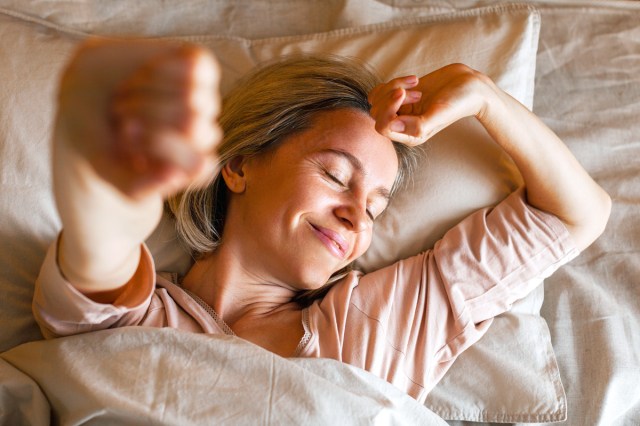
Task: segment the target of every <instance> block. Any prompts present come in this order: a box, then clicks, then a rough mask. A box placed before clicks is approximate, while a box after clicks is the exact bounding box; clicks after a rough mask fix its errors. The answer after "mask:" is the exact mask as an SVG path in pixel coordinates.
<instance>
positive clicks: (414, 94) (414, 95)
mask: <svg viewBox="0 0 640 426" xmlns="http://www.w3.org/2000/svg"><path fill="white" fill-rule="evenodd" d="M407 97H408V98H410V99H412V100H414V101H417V100H419V99H420V98H422V92H420V91H418V90H407Z"/></svg>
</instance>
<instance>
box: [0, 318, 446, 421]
mask: <svg viewBox="0 0 640 426" xmlns="http://www.w3.org/2000/svg"><path fill="white" fill-rule="evenodd" d="M3 359H4V360H5V361H6V362H3ZM14 367H15V368H14ZM0 380H3V384H4V386H5V390H6V391H5V392H4V393H3V394H2V395H3V398H2V400H0V419H1V420H2V424H7V425H10V424H13V425H15V424H32V425H46V424H49V416H50V414H49V409H50V408H51V409H52V410H53V412H54V413H55V415H54V418H53V419H51V420H52V421H53V423H54V424H63V425H81V424H87V423H89V424H101V425H102V424H127V425H134V424H162V425H195V424H199V425H203V424H211V422H212V421H215V424H218V425H227V424H228V425H243V424H264V425H280V424H326V425H329V424H336V425H337V424H345V422H347V423H348V424H379V425H389V424H406V425H414V424H427V425H443V424H444V425H446V423H445V422H444V421H443V420H442V419H440V418H439V417H438V416H436V415H435V414H433V413H432V412H431V411H429V410H427V409H426V408H425V407H424V406H423V405H421V404H419V403H418V402H417V401H416V400H414V399H413V398H411V397H409V396H407V395H406V394H405V393H404V392H402V391H400V390H399V389H397V388H395V387H394V386H392V385H390V384H389V383H387V382H385V381H384V380H382V379H379V378H378V377H375V376H373V375H372V374H370V373H367V372H366V371H363V370H360V369H357V368H353V367H351V366H348V365H347V364H343V363H340V362H338V361H334V360H329V359H301V358H299V359H285V358H281V357H279V356H277V355H275V354H273V353H271V352H268V351H266V350H264V349H262V348H260V347H258V346H256V345H253V344H251V343H249V342H247V341H245V340H242V339H239V338H236V337H229V336H206V335H202V334H194V333H188V332H180V331H177V330H173V329H156V328H153V329H148V328H143V327H133V328H123V329H116V330H108V331H105V332H98V333H90V334H86V335H82V336H74V337H68V338H63V339H56V340H49V341H39V342H32V343H27V344H24V345H21V346H19V347H17V348H14V349H12V350H10V351H8V352H5V353H4V354H3V355H2V358H0ZM36 382H37V385H36ZM45 398H46V399H45ZM47 401H48V403H47ZM3 408H4V409H7V410H8V409H10V408H13V410H11V413H10V414H11V416H9V413H6V412H5V413H6V414H7V416H6V417H4V416H3V415H2V414H3ZM16 408H17V409H16Z"/></svg>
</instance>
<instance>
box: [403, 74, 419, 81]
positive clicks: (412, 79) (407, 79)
mask: <svg viewBox="0 0 640 426" xmlns="http://www.w3.org/2000/svg"><path fill="white" fill-rule="evenodd" d="M404 81H405V83H415V82H416V81H418V76H417V75H408V76H406V77H405V78H404Z"/></svg>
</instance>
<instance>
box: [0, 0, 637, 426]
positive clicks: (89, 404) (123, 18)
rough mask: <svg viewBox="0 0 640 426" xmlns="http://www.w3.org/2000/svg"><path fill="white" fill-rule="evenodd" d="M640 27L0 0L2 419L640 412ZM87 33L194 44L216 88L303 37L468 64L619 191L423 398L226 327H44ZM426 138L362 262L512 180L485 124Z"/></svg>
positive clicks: (549, 18)
mask: <svg viewBox="0 0 640 426" xmlns="http://www.w3.org/2000/svg"><path fill="white" fill-rule="evenodd" d="M639 23H640V2H636V1H622V0H621V1H616V0H612V1H596V0H574V1H569V0H567V1H551V0H549V1H529V2H525V3H524V4H522V3H521V4H510V3H504V2H497V1H491V0H488V1H479V0H379V1H376V0H330V1H316V0H314V1H308V2H296V1H294V0H256V1H252V2H235V1H233V0H219V1H205V0H187V1H182V2H173V3H169V2H158V1H152V0H145V1H140V2H100V1H98V0H76V1H73V2H59V1H36V0H33V1H18V0H2V1H0V58H1V61H0V241H1V243H0V291H1V292H2V297H0V424H3V425H4V424H7V425H19V424H29V425H31V424H33V425H47V424H65V425H76V424H85V423H86V424H140V423H144V424H371V423H375V424H447V423H449V424H452V425H460V424H474V423H479V424H487V423H510V424H525V423H535V424H552V423H556V424H563V425H565V424H566V425H637V424H640V278H639V277H640V119H639V117H640V24H639ZM89 36H94V37H104V38H118V37H131V36H135V37H144V38H164V39H167V40H173V41H176V42H192V43H199V44H202V45H204V46H206V47H207V48H210V49H211V50H212V51H213V52H214V53H215V54H216V55H217V57H218V59H219V61H220V64H221V66H222V69H223V80H222V90H223V91H225V90H228V88H229V87H231V85H232V84H233V82H234V81H235V80H236V79H237V78H238V77H240V76H241V75H242V74H243V73H245V72H246V71H248V70H249V69H251V68H252V67H253V66H255V65H256V64H259V63H261V62H263V61H267V60H271V59H273V58H277V57H279V56H281V55H286V54H291V53H296V52H311V53H331V54H340V55H349V56H355V57H358V58H360V59H361V60H364V61H366V62H368V63H369V64H371V65H372V66H373V67H374V68H375V69H376V70H377V71H378V73H379V74H380V75H381V76H382V77H383V78H384V77H390V76H394V75H400V74H408V73H418V74H420V73H422V74H424V73H426V72H428V71H430V70H433V69H435V68H437V67H438V66H441V65H445V64H447V63H451V62H465V63H467V64H469V65H471V66H473V67H475V68H477V69H480V70H482V71H483V72H485V73H487V74H488V75H490V76H491V77H492V78H493V79H494V80H495V81H496V82H497V83H498V84H499V85H500V86H501V87H502V88H503V89H504V90H506V91H507V92H509V93H510V94H511V95H512V96H514V97H516V98H517V99H519V100H520V101H521V102H522V103H524V104H525V105H527V106H528V107H530V108H532V110H533V111H534V112H535V113H536V114H538V115H539V116H540V117H541V118H542V119H543V120H544V121H545V122H546V123H547V124H548V125H549V126H550V127H551V128H552V129H553V130H554V131H555V132H556V133H557V134H558V135H559V136H560V137H561V139H563V141H564V142H565V143H566V144H567V146H568V147H569V148H570V149H571V150H572V152H573V153H574V154H575V155H576V156H577V158H578V159H579V160H580V162H581V163H582V164H583V165H584V167H585V168H586V169H587V171H589V173H590V174H591V175H592V176H593V177H594V178H595V180H596V181H598V183H599V184H600V185H601V186H603V187H604V188H605V189H606V190H607V191H608V192H609V194H610V195H611V196H612V199H613V211H612V215H611V219H610V221H609V224H608V226H607V229H606V231H605V233H604V234H603V235H602V237H601V238H600V239H599V240H597V241H596V243H594V244H593V245H592V246H591V247H589V248H588V249H587V250H586V251H585V252H584V253H583V254H582V255H581V256H580V257H578V258H577V259H575V260H573V261H572V262H570V263H569V264H567V265H564V266H563V267H562V268H561V269H560V270H558V271H557V272H556V273H555V274H553V275H551V276H549V277H539V279H540V282H538V283H536V284H539V285H537V286H536V287H535V290H534V291H533V292H532V293H531V295H530V296H528V297H527V298H526V299H523V300H522V301H520V302H518V303H516V304H514V306H513V309H512V311H510V312H508V313H506V314H503V315H501V316H499V317H498V318H496V319H495V320H494V321H493V324H492V325H491V327H490V329H489V331H488V332H487V334H486V335H485V336H484V337H483V338H482V339H481V340H480V342H478V344H477V345H475V346H474V347H473V348H472V349H470V350H469V351H467V352H465V353H464V354H463V355H462V356H461V357H460V358H459V359H458V360H457V361H456V363H455V364H454V366H453V368H452V369H451V370H450V371H449V372H448V373H447V375H446V376H445V378H444V379H443V380H442V382H441V383H440V384H439V385H438V386H437V387H436V388H435V389H434V390H433V392H431V393H430V394H429V396H428V397H427V399H426V400H425V401H415V400H413V399H411V398H409V397H408V396H406V395H404V394H403V393H402V392H400V391H399V390H397V389H395V388H394V387H393V386H391V385H390V384H388V383H386V382H384V381H382V380H380V379H378V378H376V377H373V376H372V375H370V374H369V373H367V372H365V371H361V370H358V369H356V368H353V367H349V366H347V365H344V364H341V363H339V362H337V361H333V360H325V359H285V358H281V357H278V356H275V355H273V354H271V353H268V352H266V351H264V350H262V349H261V348H259V347H257V346H255V345H252V344H250V343H248V342H245V341H242V340H241V339H238V338H233V337H212V336H203V335H195V334H189V333H181V332H177V331H175V330H170V329H146V328H129V329H121V330H108V331H103V332H98V333H89V334H86V335H79V336H74V337H68V338H61V339H55V340H49V341H45V340H43V338H42V335H41V334H40V331H39V329H38V327H37V325H36V323H35V321H34V319H33V316H32V314H31V299H32V295H33V283H34V281H35V278H36V276H37V274H38V270H39V266H40V263H41V262H42V260H43V258H44V255H45V252H46V250H47V247H48V246H49V244H50V243H51V242H52V241H53V240H54V239H55V237H56V235H57V233H58V232H59V229H60V223H59V219H58V217H57V214H56V211H55V207H54V204H53V199H52V194H51V178H50V166H49V162H50V158H49V143H50V134H51V123H52V118H53V111H54V109H53V106H54V101H55V93H56V92H55V90H56V82H57V78H58V76H59V75H60V72H61V71H62V69H63V66H64V64H65V62H66V60H68V58H69V57H70V55H71V54H72V53H73V49H74V48H75V47H76V46H77V44H78V43H80V42H81V41H82V40H83V39H85V38H86V37H89ZM421 155H422V157H421V159H420V161H421V163H420V170H419V172H418V173H417V174H416V176H415V177H414V182H413V185H412V186H411V188H410V189H409V190H408V191H406V192H405V193H402V194H399V197H398V199H397V200H396V201H394V205H393V206H392V209H391V210H390V212H389V214H387V215H385V217H384V219H383V221H382V223H381V225H380V227H379V230H378V233H377V235H376V237H375V240H374V243H373V245H372V247H371V249H370V250H369V252H368V253H367V254H366V255H365V257H364V258H363V260H362V261H361V263H360V265H359V266H360V267H361V268H362V269H364V270H367V269H372V268H376V267H379V266H381V265H384V264H388V263H390V262H392V261H393V260H395V259H398V258H401V257H403V256H407V255H410V254H413V253H416V252H418V251H420V250H424V249H428V248H429V247H431V246H432V245H433V244H434V242H435V241H436V240H437V239H438V238H439V237H441V236H442V234H443V233H444V232H446V230H447V229H448V228H450V227H451V226H453V225H454V224H455V223H456V222H457V221H459V220H460V219H462V218H463V217H464V216H465V215H467V214H469V213H470V212H472V211H473V210H475V209H478V208H481V207H484V206H490V205H493V204H495V203H497V202H498V201H500V200H501V199H502V198H504V197H505V196H506V195H507V194H508V193H510V192H511V191H513V190H514V189H515V188H517V187H518V186H519V185H520V184H521V178H520V177H519V175H518V173H517V171H516V170H515V169H514V167H513V164H512V163H511V161H510V159H509V158H506V156H505V155H504V154H502V153H501V151H499V150H498V149H496V147H495V146H494V145H492V142H491V141H490V140H489V139H488V137H487V135H486V134H484V133H483V130H482V129H481V128H480V127H479V126H478V125H477V124H476V123H475V122H473V120H463V121H461V122H459V123H456V125H454V126H452V127H451V128H449V129H447V130H445V131H443V132H442V133H441V134H439V135H438V136H436V137H435V138H434V140H433V141H431V142H430V143H429V144H427V145H426V146H425V147H424V149H423V152H422V154H421ZM401 222H402V224H403V226H399V224H400V223H401ZM407 222H408V223H409V224H408V225H407V224H406V223H407ZM147 243H148V245H149V247H150V248H151V250H152V251H153V253H154V255H155V258H156V266H157V268H158V269H159V270H165V271H173V272H178V273H180V272H184V271H185V268H188V266H189V264H190V261H191V260H190V258H189V256H188V255H187V254H186V253H185V251H184V250H183V249H182V248H181V246H180V244H179V243H178V242H177V240H176V236H175V232H174V231H173V228H172V223H171V219H170V218H169V217H166V218H164V219H163V221H162V222H161V224H160V226H159V227H158V229H157V230H156V232H155V233H154V234H153V235H152V237H151V238H150V239H149V241H148V242H147ZM543 279H544V283H543V284H542V280H543Z"/></svg>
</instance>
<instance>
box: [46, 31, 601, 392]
mask: <svg viewBox="0 0 640 426" xmlns="http://www.w3.org/2000/svg"><path fill="white" fill-rule="evenodd" d="M217 81H218V70H217V68H216V66H215V61H214V60H213V58H211V57H210V56H209V55H208V54H207V53H206V52H204V51H202V50H201V49H198V48H196V47H181V48H177V47H175V46H167V45H164V44H148V43H134V42H129V43H128V44H127V45H126V49H125V48H123V45H121V44H118V43H112V42H109V43H96V42H93V43H89V44H87V45H85V46H84V47H83V48H81V49H80V50H79V52H78V54H77V55H76V57H75V58H74V59H73V60H72V61H71V63H70V65H69V67H68V69H67V70H66V72H65V74H64V76H63V79H62V82H61V86H60V96H59V105H58V116H57V121H56V134H55V138H54V139H55V140H54V184H55V195H56V201H57V205H58V209H59V211H60V216H61V218H62V222H63V232H62V233H61V235H60V237H59V238H58V241H57V242H56V243H55V244H54V245H53V246H52V248H51V249H50V251H49V253H48V255H47V259H46V260H45V262H44V265H43V267H42V271H41V274H40V277H39V279H38V282H37V286H36V293H35V296H34V313H35V315H36V318H37V319H38V321H39V323H40V325H41V328H42V330H43V332H44V334H45V335H46V336H60V335H69V334H75V333H81V332H86V331H91V330H99V329H104V328H109V327H119V326H127V325H150V326H160V327H161V326H170V327H175V328H180V329H184V330H191V331H196V332H205V333H218V334H220V333H224V334H229V335H237V336H239V337H241V338H244V339H246V340H248V341H251V342H253V343H255V344H258V345H260V346H262V347H263V348H266V349H268V350H270V351H272V352H274V353H276V354H279V355H282V356H307V357H330V358H334V359H338V360H342V361H344V362H347V363H350V364H353V365H356V366H358V367H361V368H365V369H367V370H369V371H371V372H373V373H374V374H377V375H379V376H380V377H383V378H385V379H386V380H388V381H389V382H391V383H393V384H395V385H397V386H398V387H400V388H402V389H404V390H405V391H406V392H408V393H409V394H411V395H412V396H414V397H415V398H418V399H420V400H422V399H424V397H425V396H426V394H427V393H428V391H429V390H431V389H432V388H433V386H434V385H435V384H436V383H437V381H438V380H439V379H440V378H441V377H442V376H443V375H444V373H445V372H446V370H447V369H448V368H449V367H450V366H451V364H452V363H453V361H454V360H455V358H456V357H457V356H458V355H459V354H460V353H461V352H462V351H463V350H465V349H466V348H467V347H469V346H470V345H471V344H473V343H474V342H475V341H477V340H478V339H479V338H480V337H481V336H482V334H483V333H484V332H485V331H486V329H487V327H488V326H489V324H490V323H491V318H493V317H494V316H495V315H498V314H499V313H501V312H503V311H505V310H506V309H508V308H509V306H510V305H511V303H513V301H515V300H517V299H518V298H521V297H523V296H524V295H526V294H527V293H528V292H529V291H530V290H531V288H529V286H528V283H529V282H531V281H532V278H534V277H540V276H544V275H548V274H549V273H551V272H552V271H553V270H554V269H556V268H557V267H558V266H559V265H561V264H563V263H564V262H566V261H568V260H570V259H571V258H572V257H574V256H575V255H576V254H577V252H578V251H580V250H582V249H584V248H585V247H587V246H588V245H589V244H591V242H592V241H593V240H594V239H595V238H597V236H598V235H599V234H600V233H601V232H602V231H603V229H604V226H605V224H606V221H607V218H608V215H609V209H610V199H609V197H608V195H607V194H606V193H605V192H604V191H603V190H602V189H601V188H600V187H599V186H598V185H597V184H596V183H595V182H594V181H593V180H592V179H591V178H590V177H589V176H588V175H587V173H586V172H585V171H584V170H583V169H582V168H581V166H580V165H579V164H578V163H577V161H576V160H575V159H574V157H573V156H572V155H571V153H570V152H569V151H568V150H567V148H566V147H565V146H564V145H563V144H562V142H561V141H559V140H558V139H557V137H556V136H555V135H554V134H553V133H552V132H551V131H550V130H549V129H548V128H546V126H544V125H543V124H542V123H541V122H540V121H539V120H538V119H537V118H536V117H535V116H533V115H532V114H531V113H530V112H528V111H527V110H526V109H525V108H524V107H522V106H521V105H520V104H519V103H517V102H516V101H515V100H513V99H512V98H510V97H509V96H508V95H506V94H505V93H503V92H502V91H500V90H499V89H498V88H497V87H496V86H495V84H493V83H492V82H491V81H490V80H489V79H488V78H487V77H485V76H483V75H481V74H480V73H478V72H476V71H473V70H471V69H469V68H468V67H466V66H464V65H459V64H456V65H451V66H448V67H445V68H442V69H440V70H437V71H435V72H433V73H430V74H428V75H426V76H423V77H421V78H417V77H416V76H408V77H401V78H397V79H394V80H391V81H390V82H388V83H385V84H379V85H376V82H375V79H374V78H373V77H372V76H371V75H370V74H369V73H368V72H366V71H365V70H363V69H362V67H359V66H356V65H355V64H353V63H352V62H349V61H344V60H325V59H314V58H299V59H296V60H290V61H285V62H283V63H279V64H274V65H272V66H269V67H266V68H264V69H262V70H260V71H258V72H257V74H254V75H253V77H250V78H248V79H246V80H245V81H244V82H243V83H242V84H241V85H240V86H238V88H236V89H235V91H234V92H232V93H231V94H230V96H229V97H228V98H227V100H226V101H225V103H224V106H223V108H222V115H221V117H220V123H221V126H222V130H223V131H224V139H223V140H222V141H221V142H220V144H219V139H220V133H221V132H220V130H218V128H217V125H216V124H215V118H216V116H217V114H218V110H219V106H218V98H217V96H218V95H217V91H216V84H217ZM374 86H375V87H374ZM466 116H475V117H477V119H478V120H479V121H480V122H481V123H482V124H483V125H484V127H485V128H486V129H487V131H488V132H489V133H490V134H491V136H492V137H493V138H494V139H495V141H496V143H498V144H499V145H500V146H501V147H502V148H503V149H504V150H505V151H506V152H507V153H508V154H509V155H511V157H512V158H513V160H514V162H515V163H516V165H517V166H518V168H519V169H520V171H521V173H522V175H523V177H524V181H525V186H526V191H524V190H521V191H518V192H517V193H514V194H512V195H511V196H510V197H508V198H507V199H506V200H505V201H503V202H502V203H501V204H500V205H498V206H497V207H496V208H494V209H493V210H486V211H481V212H478V213H476V214H474V215H472V216H470V217H469V218H468V219H466V220H465V221H463V222H462V223H461V224H460V225H458V226H457V227H456V228H454V229H453V230H451V231H450V232H449V233H448V234H447V235H446V236H445V237H444V238H443V240H442V241H440V242H439V243H438V244H437V245H436V247H435V248H434V249H433V250H430V251H428V252H426V253H422V254H420V255H418V256H415V257H413V258H410V259H407V260H404V261H400V262H397V263H396V264H394V265H392V266H390V267H387V268H384V269H382V270H380V271H376V272H373V273H370V274H367V275H363V274H361V273H359V272H355V271H351V272H349V265H350V264H351V263H352V262H353V260H355V259H356V258H357V257H358V256H360V255H361V254H362V253H364V251H365V250H366V249H367V247H368V246H369V244H370V242H371V236H372V232H373V227H374V223H375V220H376V218H377V217H378V216H379V215H380V214H382V212H383V211H384V209H385V208H386V206H387V204H388V203H389V200H390V198H391V195H392V194H393V192H394V191H395V190H396V188H397V187H398V186H399V185H400V184H401V181H402V178H403V176H404V175H405V174H406V173H408V172H409V171H410V167H409V166H410V164H411V153H410V149H409V148H408V147H410V146H414V145H419V144H421V143H423V142H425V141H426V140H427V139H428V138H429V137H430V136H432V135H433V134H434V133H436V132H437V131H439V130H441V129H442V128H444V127H446V126H448V125H449V124H451V123H453V122H455V121H456V120H458V119H460V118H462V117H466ZM392 140H393V141H396V142H392ZM218 144H219V145H218ZM216 150H217V152H218V155H219V156H220V157H219V158H216ZM218 163H219V164H220V166H219V170H218V166H217V164H218ZM183 190H184V191H183ZM167 196H169V197H171V198H170V203H169V204H170V206H171V208H172V211H173V212H174V214H175V216H176V220H177V224H178V229H179V232H180V234H181V235H182V236H183V239H184V241H185V242H186V243H187V244H188V246H189V247H190V249H191V250H192V252H193V253H194V257H195V258H196V262H195V264H194V265H193V267H192V268H191V269H190V270H189V272H188V273H187V275H186V276H185V277H182V278H181V279H179V280H175V281H174V282H171V281H170V280H168V279H166V278H165V277H161V276H156V275H155V272H154V267H153V261H152V259H151V257H150V255H149V253H148V252H147V250H146V249H145V248H144V245H143V241H144V240H145V238H146V237H147V236H148V235H149V234H150V233H151V232H152V230H153V229H154V227H155V226H156V224H157V223H158V220H159V218H160V215H161V213H162V206H163V200H164V199H165V197H167Z"/></svg>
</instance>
